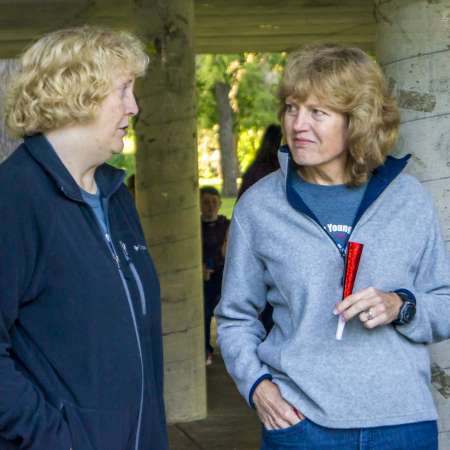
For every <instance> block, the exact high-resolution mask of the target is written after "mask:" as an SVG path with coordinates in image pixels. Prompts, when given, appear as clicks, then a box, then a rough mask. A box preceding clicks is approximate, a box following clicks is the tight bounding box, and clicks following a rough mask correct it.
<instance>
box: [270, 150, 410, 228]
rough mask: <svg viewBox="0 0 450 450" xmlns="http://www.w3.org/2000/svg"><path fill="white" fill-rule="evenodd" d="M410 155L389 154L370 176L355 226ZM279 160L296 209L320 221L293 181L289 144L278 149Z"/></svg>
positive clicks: (293, 169) (288, 193) (289, 195)
mask: <svg viewBox="0 0 450 450" xmlns="http://www.w3.org/2000/svg"><path fill="white" fill-rule="evenodd" d="M410 157H411V155H410V154H408V155H406V156H404V157H403V158H394V157H393V156H388V157H387V158H386V161H385V162H384V164H383V165H381V166H379V167H377V168H376V169H375V170H374V171H373V172H372V176H371V177H370V180H369V183H368V185H367V188H366V190H365V193H364V196H363V198H362V200H361V204H360V205H359V208H358V211H357V213H356V217H355V220H354V222H353V226H355V225H356V223H357V222H358V220H359V219H360V218H361V216H362V215H363V214H364V212H365V211H366V210H367V208H369V206H370V205H371V204H372V203H373V202H374V201H375V200H376V199H377V198H378V197H379V196H380V195H381V193H382V192H383V191H384V190H385V189H386V188H387V187H388V186H389V184H390V183H391V182H392V181H393V180H394V179H395V178H397V176H398V175H399V174H400V173H401V172H402V170H403V169H404V168H405V167H406V164H407V163H408V160H409V158H410ZM278 160H279V162H280V168H281V171H282V173H283V175H284V177H285V180H286V196H287V199H288V202H289V203H290V204H291V206H292V207H294V208H295V209H297V210H299V211H300V212H302V213H304V214H306V215H308V216H309V217H311V218H312V219H314V220H315V221H316V222H319V221H318V219H317V218H316V216H315V215H314V213H313V212H312V211H311V210H310V209H309V208H308V206H307V205H306V203H305V202H304V201H303V200H302V198H301V197H300V195H299V194H298V193H297V191H296V190H295V188H294V183H293V181H294V177H295V176H296V174H295V168H294V166H293V164H292V159H291V154H290V152H289V147H288V146H287V145H283V146H282V147H281V148H280V150H279V151H278Z"/></svg>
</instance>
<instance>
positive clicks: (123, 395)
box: [0, 135, 168, 450]
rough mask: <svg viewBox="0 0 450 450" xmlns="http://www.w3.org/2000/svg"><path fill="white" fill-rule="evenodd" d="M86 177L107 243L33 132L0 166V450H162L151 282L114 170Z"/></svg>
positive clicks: (157, 326)
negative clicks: (99, 199) (95, 190)
mask: <svg viewBox="0 0 450 450" xmlns="http://www.w3.org/2000/svg"><path fill="white" fill-rule="evenodd" d="M95 177H96V182H97V185H98V187H99V190H100V192H101V194H102V196H103V197H104V198H105V200H104V207H105V215H106V217H107V219H108V222H109V227H110V234H109V236H104V235H103V232H102V231H101V229H100V227H99V225H98V223H97V221H96V218H95V216H94V214H93V212H92V210H91V209H90V207H89V206H88V205H87V204H86V203H85V202H84V201H83V199H82V196H81V194H80V189H79V187H78V185H77V184H76V182H75V181H74V179H73V178H72V177H71V175H70V174H69V172H68V171H67V169H66V168H65V166H64V165H63V163H62V162H61V161H60V159H59V158H58V156H57V154H56V153H55V152H54V150H53V149H52V147H51V146H50V144H49V142H48V141H47V140H46V138H45V137H44V136H42V135H36V136H33V137H30V138H26V139H25V142H24V144H22V145H21V146H20V147H19V148H18V149H17V150H16V151H15V152H14V153H13V154H12V155H11V156H10V157H9V158H8V159H7V160H6V161H5V162H4V163H3V164H2V165H0V449H2V450H19V449H27V450H69V449H73V450H166V449H167V448H168V444H167V434H166V425H165V414H164V404H163V381H162V373H163V363H162V337H161V311H160V292H159V283H158V278H157V275H156V272H155V269H154V266H153V264H152V261H151V259H150V257H149V254H148V252H147V249H146V244H145V240H144V235H143V233H142V229H141V226H140V223H139V219H138V216H137V213H136V210H135V208H134V206H133V203H132V200H131V197H130V195H129V193H128V191H127V190H126V188H125V186H124V185H123V171H120V170H118V169H114V168H112V167H110V166H108V165H106V164H104V165H102V166H100V167H99V168H98V169H97V171H96V175H95ZM108 238H109V242H108Z"/></svg>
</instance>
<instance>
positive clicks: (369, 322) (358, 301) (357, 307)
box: [335, 287, 403, 328]
mask: <svg viewBox="0 0 450 450" xmlns="http://www.w3.org/2000/svg"><path fill="white" fill-rule="evenodd" d="M402 303H403V301H402V299H401V298H400V297H399V296H398V295H397V294H396V293H395V292H384V291H380V290H378V289H375V288H374V287H369V288H367V289H363V290H361V291H358V292H355V293H353V294H352V295H349V296H348V297H346V298H344V300H343V301H342V302H339V303H338V304H337V305H336V308H335V313H336V314H342V315H343V317H344V319H345V320H346V321H349V320H351V319H353V318H354V317H356V316H358V317H359V320H361V322H362V323H363V324H364V326H365V327H366V328H375V327H378V326H380V325H387V324H389V323H391V322H393V321H394V320H395V319H397V317H398V314H399V312H400V308H401V306H402Z"/></svg>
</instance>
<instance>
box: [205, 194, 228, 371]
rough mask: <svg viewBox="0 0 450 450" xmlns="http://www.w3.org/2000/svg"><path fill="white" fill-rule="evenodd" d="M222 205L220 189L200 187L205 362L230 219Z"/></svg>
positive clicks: (210, 353) (208, 360) (210, 351)
mask: <svg viewBox="0 0 450 450" xmlns="http://www.w3.org/2000/svg"><path fill="white" fill-rule="evenodd" d="M221 204H222V199H221V197H220V193H219V191H218V190H217V189H216V188H214V187H212V186H204V187H202V188H200V212H201V222H202V255H203V302H204V317H205V354H206V365H207V366H209V365H211V364H212V361H213V353H214V348H213V346H212V345H211V320H212V318H213V315H214V308H215V307H216V306H217V303H218V302H219V298H220V291H221V286H222V274H223V266H224V261H225V247H226V240H227V232H228V226H229V224H230V221H229V220H228V219H227V218H226V217H225V216H223V215H221V214H219V209H220V206H221Z"/></svg>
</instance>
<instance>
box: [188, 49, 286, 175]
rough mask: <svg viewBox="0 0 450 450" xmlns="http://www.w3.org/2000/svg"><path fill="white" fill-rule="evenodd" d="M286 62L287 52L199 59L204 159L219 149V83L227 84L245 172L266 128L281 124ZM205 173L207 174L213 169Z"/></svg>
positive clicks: (199, 113) (238, 147) (199, 106)
mask: <svg viewBox="0 0 450 450" xmlns="http://www.w3.org/2000/svg"><path fill="white" fill-rule="evenodd" d="M285 61H286V55H285V54H284V53H282V54H280V53H243V54H229V55H199V56H197V59H196V67H197V79H196V83H197V111H198V128H199V132H198V136H199V150H201V149H203V150H201V151H200V152H199V153H200V154H201V158H202V159H203V160H204V159H205V157H204V152H205V151H207V152H213V150H214V148H217V147H218V143H217V142H216V139H215V136H216V135H217V123H218V118H217V110H216V101H215V97H214V85H215V83H217V82H224V83H228V84H229V86H230V89H231V90H230V103H231V106H232V109H233V111H234V129H235V135H236V142H237V154H238V159H239V162H240V165H241V169H242V170H245V168H246V167H247V166H248V165H249V163H250V162H251V161H252V160H253V158H254V155H255V153H256V150H257V148H258V146H259V142H260V139H261V136H262V134H263V131H264V128H265V127H266V126H267V125H269V124H270V123H277V122H278V117H277V114H278V101H277V95H276V94H277V87H278V83H279V79H280V76H281V72H282V70H283V67H284V64H285ZM206 129H207V130H210V132H206V131H205V130H206ZM213 131H214V132H213ZM202 136H208V138H207V143H206V144H205V142H202V141H201V137H202ZM200 148H201V149H200ZM205 149H206V150H205ZM201 164H202V162H200V166H201ZM201 172H202V170H201ZM203 172H204V173H205V174H206V173H209V172H211V170H203ZM213 172H214V171H213ZM211 175H212V173H211Z"/></svg>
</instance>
